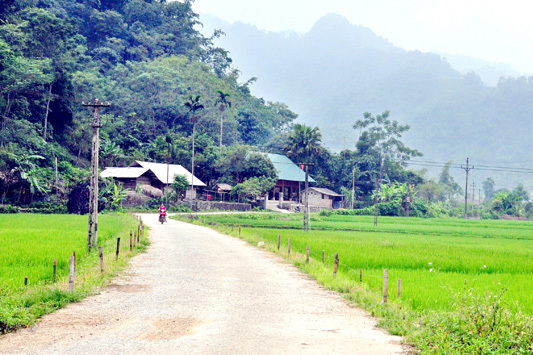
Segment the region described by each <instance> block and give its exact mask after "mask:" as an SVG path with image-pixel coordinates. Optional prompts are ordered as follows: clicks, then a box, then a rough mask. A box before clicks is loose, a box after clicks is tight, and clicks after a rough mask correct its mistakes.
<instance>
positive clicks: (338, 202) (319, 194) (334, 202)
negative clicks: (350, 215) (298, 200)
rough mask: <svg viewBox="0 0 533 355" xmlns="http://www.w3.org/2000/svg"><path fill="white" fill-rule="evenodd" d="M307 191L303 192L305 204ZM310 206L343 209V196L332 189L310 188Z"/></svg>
mask: <svg viewBox="0 0 533 355" xmlns="http://www.w3.org/2000/svg"><path fill="white" fill-rule="evenodd" d="M305 195H306V194H305V190H304V191H302V201H303V203H304V204H305ZM308 196H309V205H310V206H318V207H322V208H329V209H337V208H341V207H342V200H343V198H344V196H343V195H341V194H338V193H336V192H334V191H331V190H330V189H326V188H320V187H310V188H309V189H308Z"/></svg>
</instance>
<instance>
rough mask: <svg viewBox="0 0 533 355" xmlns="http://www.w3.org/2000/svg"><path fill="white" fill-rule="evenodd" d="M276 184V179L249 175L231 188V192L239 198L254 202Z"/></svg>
mask: <svg viewBox="0 0 533 355" xmlns="http://www.w3.org/2000/svg"><path fill="white" fill-rule="evenodd" d="M275 185H276V179H272V178H268V177H255V176H254V177H251V178H249V179H247V180H245V181H243V182H241V183H240V184H237V185H235V186H234V187H233V188H232V189H231V194H232V195H233V196H237V197H238V199H239V200H240V199H241V198H244V199H245V200H246V201H248V202H255V201H257V200H258V199H259V198H260V197H261V196H264V195H265V194H266V193H267V192H268V191H270V190H272V188H273V187H274V186H275Z"/></svg>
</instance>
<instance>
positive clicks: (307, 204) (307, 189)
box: [300, 163, 313, 232]
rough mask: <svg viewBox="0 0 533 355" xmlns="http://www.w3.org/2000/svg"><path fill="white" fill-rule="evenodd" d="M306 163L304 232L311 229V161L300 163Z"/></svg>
mask: <svg viewBox="0 0 533 355" xmlns="http://www.w3.org/2000/svg"><path fill="white" fill-rule="evenodd" d="M300 165H305V206H304V228H303V230H304V232H308V231H309V165H313V164H311V163H300Z"/></svg>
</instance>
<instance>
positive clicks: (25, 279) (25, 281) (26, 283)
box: [24, 276, 28, 286]
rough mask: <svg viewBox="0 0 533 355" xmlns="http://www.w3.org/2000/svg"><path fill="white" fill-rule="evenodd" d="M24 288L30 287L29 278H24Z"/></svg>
mask: <svg viewBox="0 0 533 355" xmlns="http://www.w3.org/2000/svg"><path fill="white" fill-rule="evenodd" d="M24 286H28V276H24Z"/></svg>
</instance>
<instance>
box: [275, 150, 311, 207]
mask: <svg viewBox="0 0 533 355" xmlns="http://www.w3.org/2000/svg"><path fill="white" fill-rule="evenodd" d="M266 156H267V157H268V158H269V159H270V161H272V164H273V165H274V168H275V169H276V171H277V173H278V181H277V182H276V186H274V188H273V189H272V191H270V192H269V193H268V199H269V200H276V201H280V202H281V201H289V200H291V201H295V202H297V201H298V200H299V196H300V191H301V190H302V189H305V186H304V183H305V171H303V170H302V169H301V168H300V167H299V166H298V165H296V164H294V162H293V161H292V160H290V159H289V158H287V157H286V156H285V155H281V154H266ZM308 181H309V183H314V182H315V180H314V179H313V178H312V177H311V176H309V180H308Z"/></svg>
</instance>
